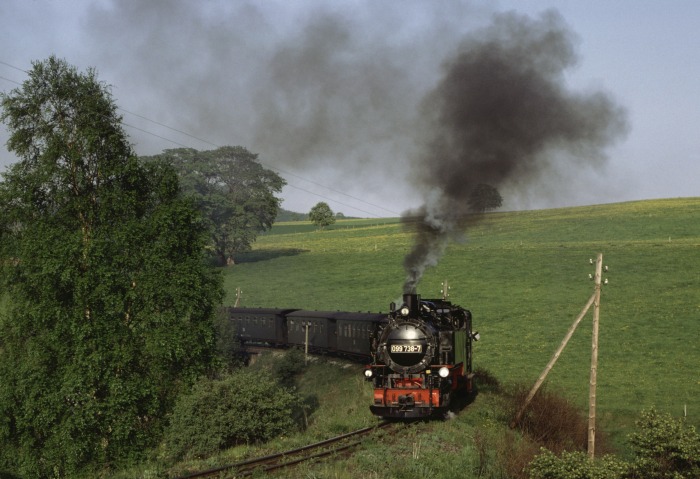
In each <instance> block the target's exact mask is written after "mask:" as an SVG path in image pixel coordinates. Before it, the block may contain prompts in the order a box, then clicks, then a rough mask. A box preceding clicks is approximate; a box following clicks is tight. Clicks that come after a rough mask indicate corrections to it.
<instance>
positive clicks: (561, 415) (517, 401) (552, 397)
mask: <svg viewBox="0 0 700 479" xmlns="http://www.w3.org/2000/svg"><path fill="white" fill-rule="evenodd" d="M527 393H528V391H527V389H525V388H521V389H519V390H518V391H516V393H515V395H514V410H516V411H517V410H519V409H520V406H521V405H522V404H523V402H524V401H525V398H526V396H527ZM519 427H520V429H521V430H522V432H523V433H524V434H526V435H527V436H528V437H529V438H531V439H532V440H533V441H536V442H537V443H539V444H540V445H542V446H544V447H546V448H547V449H550V450H553V451H563V450H580V451H585V450H586V447H587V444H588V421H587V418H586V417H585V416H584V415H583V414H582V412H581V410H580V408H579V407H578V406H576V405H575V404H574V403H572V402H571V401H570V400H568V399H567V398H565V397H564V396H562V395H560V394H557V393H554V392H550V391H547V390H544V389H542V390H540V391H538V392H537V394H536V395H535V397H534V398H532V401H531V402H530V404H529V405H528V407H527V409H526V412H525V414H524V415H523V417H522V418H521V420H520V423H519Z"/></svg>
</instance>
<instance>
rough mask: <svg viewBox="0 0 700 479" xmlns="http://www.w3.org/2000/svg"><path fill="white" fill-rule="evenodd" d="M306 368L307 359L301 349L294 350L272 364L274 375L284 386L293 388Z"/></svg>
mask: <svg viewBox="0 0 700 479" xmlns="http://www.w3.org/2000/svg"><path fill="white" fill-rule="evenodd" d="M305 367H306V357H305V356H304V351H302V350H301V349H300V348H292V349H290V350H289V351H287V354H285V355H284V356H283V357H282V358H280V359H278V360H276V361H274V362H273V363H272V374H274V376H275V378H277V381H279V383H280V384H281V385H282V386H285V387H293V386H294V385H295V383H296V376H297V375H298V374H299V373H301V372H302V371H303V370H304V368H305Z"/></svg>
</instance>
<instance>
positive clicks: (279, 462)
mask: <svg viewBox="0 0 700 479" xmlns="http://www.w3.org/2000/svg"><path fill="white" fill-rule="evenodd" d="M394 424H396V423H393V422H391V421H384V422H381V423H379V424H378V425H376V426H372V427H366V428H363V429H358V430H357V431H352V432H349V433H346V434H342V435H340V436H336V437H333V438H331V439H326V440H324V441H320V442H317V443H314V444H309V445H307V446H303V447H300V448H297V449H291V450H289V451H284V452H280V453H277V454H271V455H268V456H263V457H257V458H254V459H248V460H246V461H242V462H237V463H234V464H228V465H225V466H220V467H216V468H213V469H208V470H206V471H199V472H194V473H191V474H188V475H186V476H180V477H179V478H178V479H194V478H212V477H216V478H219V479H222V478H239V477H247V476H251V475H253V473H255V472H258V471H264V472H267V471H274V470H277V469H283V468H287V467H292V466H295V465H297V464H300V463H302V462H306V461H313V460H317V459H320V458H323V457H326V456H331V455H333V454H339V453H343V452H345V451H348V450H350V449H352V448H354V447H357V446H358V445H360V444H361V443H362V438H363V437H365V436H367V435H369V434H372V433H373V432H375V431H379V430H381V429H384V428H387V427H389V426H391V425H394Z"/></svg>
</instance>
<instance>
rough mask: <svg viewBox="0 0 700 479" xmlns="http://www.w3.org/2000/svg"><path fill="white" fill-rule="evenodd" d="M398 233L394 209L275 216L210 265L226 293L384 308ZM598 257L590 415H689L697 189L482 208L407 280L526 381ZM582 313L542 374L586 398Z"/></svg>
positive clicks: (587, 290)
mask: <svg viewBox="0 0 700 479" xmlns="http://www.w3.org/2000/svg"><path fill="white" fill-rule="evenodd" d="M411 242H412V236H411V233H410V232H408V231H404V230H403V229H402V227H401V225H400V224H399V222H398V220H396V219H381V220H341V221H338V222H337V223H336V224H335V225H334V226H333V227H331V228H329V229H327V230H325V231H315V230H314V228H313V227H312V226H311V225H310V224H308V223H305V222H293V223H281V224H277V225H275V226H274V227H273V229H272V231H271V232H269V233H268V234H267V235H265V236H261V237H260V238H259V239H258V242H257V244H256V246H255V249H254V250H253V251H252V252H251V253H249V254H246V255H244V256H242V257H240V258H239V259H238V264H237V265H236V266H234V267H232V268H229V269H227V270H225V271H224V274H225V281H226V285H227V291H228V296H227V298H226V303H227V304H233V302H234V301H235V293H234V291H235V289H236V287H240V288H241V289H242V291H243V294H242V298H241V304H242V305H245V306H270V307H272V306H285V307H286V306H289V307H298V308H309V309H332V310H334V309H339V310H349V311H357V310H363V311H386V310H387V309H388V305H389V303H390V302H391V301H395V300H396V299H397V298H399V297H400V294H401V285H402V283H403V280H404V272H403V268H402V260H403V257H404V255H405V254H406V252H407V251H408V250H409V248H410V246H411ZM599 252H600V253H602V254H603V260H604V264H605V265H607V266H608V267H609V272H608V273H607V274H606V275H605V277H606V278H607V279H608V282H609V283H608V284H607V285H605V286H604V288H603V291H602V299H601V323H600V341H601V343H600V352H599V361H600V364H599V371H598V414H599V417H600V418H601V420H600V423H599V424H600V427H601V428H603V429H605V430H607V431H609V432H611V433H612V434H613V438H614V439H615V441H616V442H621V441H622V440H623V439H624V436H625V434H626V433H627V432H628V431H629V430H630V428H631V426H632V425H633V422H634V419H635V418H636V417H638V414H639V411H640V410H641V409H643V408H647V407H649V406H652V405H656V406H657V407H658V408H659V409H660V410H662V411H666V412H669V413H672V414H674V415H676V416H681V415H683V414H684V413H687V415H688V418H689V420H690V421H691V422H692V423H693V424H696V425H700V376H698V372H697V365H698V364H700V349H699V348H698V346H697V338H698V336H699V335H700V322H699V321H698V317H699V315H700V289H699V288H698V284H699V283H700V254H698V253H700V198H684V199H671V200H654V201H642V202H629V203H620V204H611V205H599V206H589V207H578V208H561V209H552V210H542V211H528V212H510V213H491V214H487V215H486V216H485V218H484V221H482V222H481V223H480V224H479V225H478V226H476V227H474V228H472V229H471V230H470V231H468V232H467V233H466V235H465V240H464V241H463V242H462V243H455V244H452V245H451V246H450V247H449V248H448V250H447V252H446V254H445V256H444V257H443V258H442V260H441V262H440V263H439V264H438V265H437V266H436V267H435V268H433V269H431V270H429V271H428V272H427V273H426V275H425V277H424V278H423V280H422V282H421V284H420V285H419V290H418V292H419V293H420V294H421V295H423V297H431V296H438V295H439V291H440V283H441V282H442V281H443V280H444V279H447V280H448V281H449V283H450V285H451V287H452V290H451V299H452V300H453V301H454V302H456V303H458V304H460V305H462V306H465V307H467V308H469V309H471V310H472V312H473V314H474V318H475V327H476V329H478V330H479V332H480V333H481V336H482V340H481V341H480V342H479V343H477V344H476V347H475V360H474V362H475V366H476V367H480V368H485V369H487V370H488V371H490V372H491V373H492V374H493V375H494V376H495V377H497V378H498V379H499V380H500V381H502V382H506V383H508V382H523V383H526V384H532V383H533V382H534V380H535V379H536V378H537V376H538V375H539V373H540V372H541V370H542V369H543V368H544V366H545V365H546V363H547V361H548V360H549V358H550V356H551V355H552V353H553V352H554V350H555V348H556V347H557V346H558V344H559V343H560V341H561V339H562V338H563V336H564V334H565V332H566V330H567V328H568V327H569V325H570V324H571V322H572V321H573V319H574V318H575V316H576V315H577V314H578V313H579V312H580V310H581V308H582V307H583V306H584V304H585V302H586V300H587V299H588V297H589V296H590V294H591V293H592V290H593V284H592V282H591V281H589V279H588V275H589V273H593V266H592V265H590V264H589V258H595V255H596V254H597V253H599ZM590 324H591V322H590V313H589V316H588V317H587V318H586V319H585V320H584V322H583V323H582V324H581V326H580V327H579V329H578V331H577V332H576V334H575V335H574V337H573V339H572V341H571V342H570V344H569V346H568V347H567V349H566V350H565V351H564V353H563V355H562V357H561V358H560V360H559V362H558V363H557V365H556V367H555V368H554V370H553V371H552V373H551V374H550V376H549V378H548V381H547V383H548V387H550V388H554V389H557V390H561V391H563V392H564V393H565V394H566V395H568V396H570V397H572V398H573V399H574V400H575V401H576V402H577V403H579V404H580V405H581V407H582V408H584V409H585V408H586V401H587V395H588V375H589V364H590V347H591V346H590V336H591V332H590Z"/></svg>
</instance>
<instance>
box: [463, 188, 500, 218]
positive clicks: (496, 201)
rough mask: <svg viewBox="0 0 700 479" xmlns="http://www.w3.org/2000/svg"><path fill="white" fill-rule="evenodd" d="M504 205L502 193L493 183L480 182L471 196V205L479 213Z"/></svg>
mask: <svg viewBox="0 0 700 479" xmlns="http://www.w3.org/2000/svg"><path fill="white" fill-rule="evenodd" d="M502 205H503V198H502V197H501V194H500V193H499V192H498V190H497V189H496V188H494V187H493V186H491V185H486V184H483V183H481V184H478V185H476V187H475V188H474V191H473V192H472V194H471V195H470V196H469V206H470V207H471V209H472V210H473V211H475V212H477V213H484V212H485V211H486V210H493V209H496V208H500V207H501V206H502Z"/></svg>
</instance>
